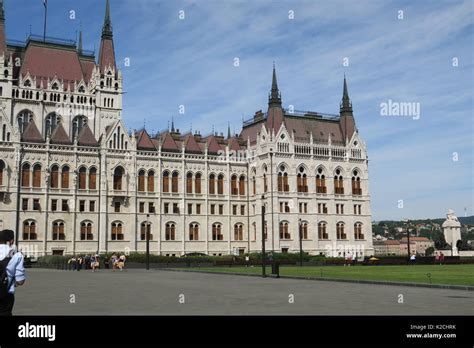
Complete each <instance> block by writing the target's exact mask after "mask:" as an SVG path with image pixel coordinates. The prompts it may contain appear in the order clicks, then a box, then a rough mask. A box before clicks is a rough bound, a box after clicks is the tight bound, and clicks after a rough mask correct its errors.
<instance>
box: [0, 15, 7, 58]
mask: <svg viewBox="0 0 474 348" xmlns="http://www.w3.org/2000/svg"><path fill="white" fill-rule="evenodd" d="M6 53H8V52H7V44H6V37H5V23H4V22H2V21H0V56H3V55H5V56H6Z"/></svg>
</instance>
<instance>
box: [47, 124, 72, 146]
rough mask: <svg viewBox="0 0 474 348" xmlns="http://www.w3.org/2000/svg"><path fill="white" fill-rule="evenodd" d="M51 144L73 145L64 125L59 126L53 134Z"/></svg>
mask: <svg viewBox="0 0 474 348" xmlns="http://www.w3.org/2000/svg"><path fill="white" fill-rule="evenodd" d="M51 143H52V144H64V145H68V144H71V140H70V139H69V136H68V135H67V133H66V130H65V129H64V127H63V125H62V123H60V124H58V125H57V126H56V128H55V129H54V131H53V133H52V134H51Z"/></svg>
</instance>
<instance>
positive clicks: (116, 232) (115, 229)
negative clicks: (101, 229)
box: [111, 221, 123, 240]
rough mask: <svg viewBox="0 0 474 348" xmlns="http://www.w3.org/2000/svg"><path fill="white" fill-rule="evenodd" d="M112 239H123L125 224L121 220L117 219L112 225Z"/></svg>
mask: <svg viewBox="0 0 474 348" xmlns="http://www.w3.org/2000/svg"><path fill="white" fill-rule="evenodd" d="M111 227H112V228H111V237H112V240H123V225H122V223H121V222H118V221H115V222H112V225H111Z"/></svg>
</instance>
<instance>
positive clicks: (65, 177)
mask: <svg viewBox="0 0 474 348" xmlns="http://www.w3.org/2000/svg"><path fill="white" fill-rule="evenodd" d="M61 187H62V188H69V167H68V166H64V167H63V169H62V171H61Z"/></svg>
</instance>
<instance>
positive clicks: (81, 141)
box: [77, 124, 99, 146]
mask: <svg viewBox="0 0 474 348" xmlns="http://www.w3.org/2000/svg"><path fill="white" fill-rule="evenodd" d="M77 144H78V145H80V146H99V143H98V142H97V140H96V139H95V137H94V134H92V131H91V129H90V128H89V125H87V124H86V125H85V126H84V127H82V129H81V131H80V132H79V135H78V137H77Z"/></svg>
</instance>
